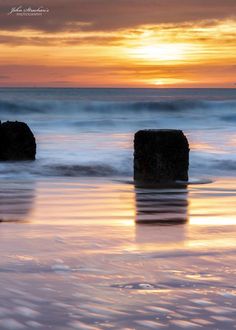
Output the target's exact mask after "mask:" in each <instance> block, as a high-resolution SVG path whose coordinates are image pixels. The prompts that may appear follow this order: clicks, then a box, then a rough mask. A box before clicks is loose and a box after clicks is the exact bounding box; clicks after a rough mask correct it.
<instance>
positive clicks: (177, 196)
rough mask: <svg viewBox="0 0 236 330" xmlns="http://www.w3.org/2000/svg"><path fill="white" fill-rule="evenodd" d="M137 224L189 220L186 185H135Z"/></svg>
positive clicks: (172, 222)
mask: <svg viewBox="0 0 236 330" xmlns="http://www.w3.org/2000/svg"><path fill="white" fill-rule="evenodd" d="M135 201H136V216H135V220H136V223H137V224H158V225H177V224H183V223H186V222H187V221H188V190H187V186H186V185H175V186H173V185H172V186H163V185H162V186H155V187H150V186H149V187H148V186H140V185H139V186H137V185H136V187H135Z"/></svg>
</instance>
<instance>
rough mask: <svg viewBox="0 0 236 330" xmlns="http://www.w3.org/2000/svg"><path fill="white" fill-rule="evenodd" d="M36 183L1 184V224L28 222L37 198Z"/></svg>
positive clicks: (5, 182)
mask: <svg viewBox="0 0 236 330" xmlns="http://www.w3.org/2000/svg"><path fill="white" fill-rule="evenodd" d="M34 195H35V186H34V182H32V181H30V182H25V181H24V182H19V181H17V182H9V181H2V182H1V183H0V222H17V221H26V220H27V216H28V215H29V213H30V212H31V210H32V208H33V204H34V198H35V196H34Z"/></svg>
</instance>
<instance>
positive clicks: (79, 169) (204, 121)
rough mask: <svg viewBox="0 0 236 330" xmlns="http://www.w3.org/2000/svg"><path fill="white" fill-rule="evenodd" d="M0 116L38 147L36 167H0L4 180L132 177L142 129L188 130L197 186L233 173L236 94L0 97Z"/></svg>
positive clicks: (46, 92) (74, 92)
mask: <svg viewBox="0 0 236 330" xmlns="http://www.w3.org/2000/svg"><path fill="white" fill-rule="evenodd" d="M0 115H1V120H2V121H5V120H20V121H26V122H27V123H28V124H29V125H30V127H31V128H32V130H33V132H34V133H35V135H36V138H37V142H38V150H37V161H36V162H35V163H34V164H28V163H25V164H24V163H21V165H20V166H19V165H17V166H15V165H14V164H6V165H4V164H1V165H0V175H1V176H2V177H6V176H10V177H18V175H20V176H21V177H22V176H24V177H25V176H34V177H35V176H38V177H41V178H42V177H45V176H57V177H58V176H61V177H63V176H75V177H76V176H91V175H94V176H117V175H118V176H126V177H130V176H132V157H133V155H132V152H133V134H134V133H135V132H136V131H137V130H139V129H143V128H178V129H183V130H184V132H185V134H186V135H187V136H188V139H189V141H190V146H191V162H190V175H191V177H193V178H194V177H197V178H202V177H218V176H220V177H222V176H233V175H234V173H235V168H236V166H235V160H236V159H235V155H236V152H235V151H236V150H235V141H236V136H235V121H236V90H235V89H29V88H28V89H0Z"/></svg>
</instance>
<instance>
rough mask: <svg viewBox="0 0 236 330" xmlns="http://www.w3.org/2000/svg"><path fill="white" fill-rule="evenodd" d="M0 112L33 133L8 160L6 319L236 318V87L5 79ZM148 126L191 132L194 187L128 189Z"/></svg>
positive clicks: (164, 324)
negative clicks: (35, 83)
mask: <svg viewBox="0 0 236 330" xmlns="http://www.w3.org/2000/svg"><path fill="white" fill-rule="evenodd" d="M0 120H1V121H2V122H4V121H7V120H10V121H15V120H17V121H24V122H26V123H27V124H28V125H29V126H30V128H31V129H32V131H33V133H34V135H35V137H36V141H37V155H36V160H35V161H34V162H31V161H26V162H2V163H0V220H1V223H0V235H1V236H0V237H1V239H0V260H1V261H0V284H1V293H0V329H33V328H39V329H45V330H47V329H55V330H68V329H69V330H70V329H81V330H82V329H86V330H100V329H117V330H118V329H124V330H125V329H126V330H128V329H137V330H141V329H167V330H168V329H171V330H173V329H184V328H186V329H190V328H202V329H226V330H227V329H233V328H234V327H235V322H236V318H235V307H236V285H235V272H236V269H235V264H236V244H235V238H236V230H235V225H236V175H235V173H236V133H235V124H236V89H110V88H100V89H96V88H78V89H77V88H1V89H0ZM145 128H167V129H168V128H170V129H171V128H172V129H181V130H183V131H184V133H185V134H186V136H187V138H188V140H189V143H190V149H191V151H190V176H189V184H188V185H187V186H186V187H179V188H177V187H175V188H170V187H166V188H163V187H162V188H160V189H158V188H155V189H145V188H140V187H135V186H134V184H133V181H132V174H133V138H134V133H135V132H136V131H138V130H139V129H145ZM176 215H178V218H181V220H182V221H181V223H180V222H176V223H175V222H172V221H171V222H170V221H169V220H171V219H173V218H176ZM147 219H151V220H156V223H155V224H153V222H152V225H144V224H140V223H139V222H140V220H147Z"/></svg>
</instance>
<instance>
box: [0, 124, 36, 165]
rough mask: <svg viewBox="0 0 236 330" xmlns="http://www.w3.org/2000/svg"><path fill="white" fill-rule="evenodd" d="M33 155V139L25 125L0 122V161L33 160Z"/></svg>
mask: <svg viewBox="0 0 236 330" xmlns="http://www.w3.org/2000/svg"><path fill="white" fill-rule="evenodd" d="M35 155H36V142H35V137H34V135H33V133H32V131H31V130H30V128H29V126H28V125H27V124H25V123H22V122H18V121H7V122H5V123H1V122H0V161H4V160H5V161H7V160H10V161H12V160H13V161H16V160H34V159H35Z"/></svg>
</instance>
